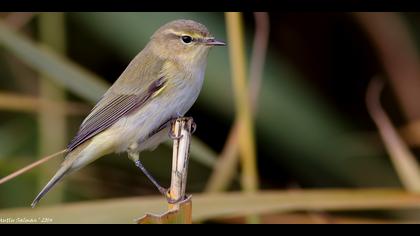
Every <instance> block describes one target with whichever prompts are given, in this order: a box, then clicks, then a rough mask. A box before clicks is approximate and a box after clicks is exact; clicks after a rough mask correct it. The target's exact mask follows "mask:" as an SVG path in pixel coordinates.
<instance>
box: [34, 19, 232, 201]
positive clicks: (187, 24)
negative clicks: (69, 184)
mask: <svg viewBox="0 0 420 236" xmlns="http://www.w3.org/2000/svg"><path fill="white" fill-rule="evenodd" d="M215 45H225V44H224V43H223V42H221V41H218V40H215V39H214V38H213V37H211V35H210V33H209V31H208V30H207V28H206V27H205V26H204V25H202V24H200V23H197V22H195V21H191V20H176V21H172V22H169V23H167V24H166V25H164V26H162V27H161V28H159V29H158V30H157V31H156V32H155V33H154V34H153V36H152V37H151V39H150V41H149V43H148V44H147V45H146V46H145V48H144V49H143V50H142V51H141V52H140V53H139V54H138V55H137V56H136V57H135V58H134V59H133V60H132V61H131V62H130V64H129V65H128V67H127V68H126V69H125V71H124V72H123V73H122V74H121V76H120V77H119V78H118V79H117V80H116V81H115V83H114V84H113V85H112V86H111V87H110V88H109V89H108V91H107V92H106V93H105V94H104V95H103V97H102V98H101V100H100V101H99V102H98V103H97V104H96V105H95V107H94V108H93V109H92V111H91V112H90V114H89V115H88V116H87V117H86V118H85V120H84V121H83V123H82V125H81V126H80V129H79V131H78V133H77V135H76V136H75V137H74V139H73V140H72V141H71V142H70V144H69V145H68V147H67V155H66V159H65V160H64V162H63V163H62V165H61V167H60V169H59V170H58V171H57V173H56V174H55V175H54V176H53V177H52V179H51V180H50V181H49V182H48V183H47V185H46V186H45V187H44V189H43V190H42V191H41V192H40V193H39V195H38V196H37V197H36V198H35V200H34V202H33V203H32V206H35V205H36V204H37V203H38V201H39V200H40V199H41V198H42V197H43V196H44V195H45V194H46V193H47V192H48V191H49V190H50V189H51V188H52V187H53V186H54V185H55V184H57V183H58V182H59V181H60V180H61V179H62V178H63V177H64V176H66V175H68V174H70V173H72V172H74V171H76V170H79V169H80V168H82V167H84V166H86V165H88V164H89V163H91V162H92V161H94V160H96V159H98V158H100V157H102V156H103V155H106V154H109V153H113V152H117V153H118V152H128V153H129V154H132V155H130V156H131V158H132V159H134V160H133V161H136V159H138V153H139V152H141V151H143V150H146V149H153V148H155V147H156V146H157V145H159V144H160V143H161V142H163V141H164V140H165V139H166V138H167V137H168V125H167V124H168V121H170V120H171V119H174V118H178V117H181V116H183V115H184V114H185V113H186V112H187V111H188V110H189V109H190V107H191V106H192V105H193V103H194V102H195V100H196V99H197V97H198V95H199V93H200V90H201V87H202V84H203V79H204V72H205V68H206V63H207V54H208V51H209V49H210V48H211V47H212V46H215Z"/></svg>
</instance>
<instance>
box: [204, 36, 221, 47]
mask: <svg viewBox="0 0 420 236" xmlns="http://www.w3.org/2000/svg"><path fill="white" fill-rule="evenodd" d="M204 44H205V45H208V46H226V43H225V42H223V41H221V40H217V39H215V38H207V39H205V40H204Z"/></svg>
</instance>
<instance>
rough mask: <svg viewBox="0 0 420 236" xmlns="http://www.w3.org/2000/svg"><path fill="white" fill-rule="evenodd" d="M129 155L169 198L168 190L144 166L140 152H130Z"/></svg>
mask: <svg viewBox="0 0 420 236" xmlns="http://www.w3.org/2000/svg"><path fill="white" fill-rule="evenodd" d="M128 157H129V158H130V159H131V160H132V161H134V163H135V164H136V166H137V167H138V168H139V169H140V170H141V171H142V172H143V173H144V174H145V175H146V177H147V178H148V179H149V180H150V181H151V182H152V183H153V185H155V187H156V188H157V189H158V190H159V192H160V193H161V194H163V195H164V196H165V197H166V198H167V192H168V190H167V189H165V188H164V187H162V186H160V184H159V183H158V182H157V181H156V180H155V179H154V178H153V176H152V175H151V174H150V173H149V172H148V171H147V170H146V168H144V166H143V164H142V163H141V161H140V158H139V153H138V152H130V151H129V152H128Z"/></svg>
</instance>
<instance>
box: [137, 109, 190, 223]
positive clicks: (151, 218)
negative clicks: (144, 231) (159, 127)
mask: <svg viewBox="0 0 420 236" xmlns="http://www.w3.org/2000/svg"><path fill="white" fill-rule="evenodd" d="M194 125H195V124H194V121H193V119H192V118H191V117H183V118H179V119H177V120H176V121H175V122H174V123H173V126H172V131H173V134H174V135H175V136H176V137H178V138H176V139H174V144H173V152H172V153H173V154H172V176H171V187H170V189H169V192H168V197H169V199H170V202H174V203H168V211H167V212H166V213H164V214H162V215H153V214H146V215H145V216H144V217H142V218H140V219H139V220H137V223H139V224H170V223H172V224H191V219H192V216H191V215H192V202H191V196H189V197H187V198H186V197H185V189H186V186H187V175H188V160H189V152H190V144H191V133H192V130H193V127H194Z"/></svg>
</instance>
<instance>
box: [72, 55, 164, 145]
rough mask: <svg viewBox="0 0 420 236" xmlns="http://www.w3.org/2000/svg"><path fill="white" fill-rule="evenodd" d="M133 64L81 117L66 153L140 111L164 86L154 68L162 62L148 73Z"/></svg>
mask: <svg viewBox="0 0 420 236" xmlns="http://www.w3.org/2000/svg"><path fill="white" fill-rule="evenodd" d="M135 60H139V58H138V57H136V58H135V59H134V60H133V62H135ZM133 62H132V63H131V64H130V65H129V67H127V69H126V70H125V71H124V73H123V74H122V75H121V77H120V78H119V79H118V80H117V81H116V82H115V83H114V85H113V86H112V87H111V88H110V89H109V90H108V91H107V92H106V93H105V95H104V96H103V97H102V99H101V100H100V101H99V102H98V103H97V104H96V105H95V107H94V108H93V109H92V111H91V113H90V114H89V115H88V116H87V117H86V118H85V120H84V121H83V123H82V125H81V126H80V129H79V131H78V132H77V134H76V136H75V137H74V138H73V140H72V141H71V142H70V144H69V145H68V146H67V151H68V152H71V151H73V150H74V149H75V148H77V147H78V146H79V145H81V144H82V143H84V142H85V141H87V140H89V139H90V138H92V137H94V136H95V135H97V134H99V133H101V132H102V131H104V130H106V129H107V128H109V127H110V126H112V125H113V124H115V123H116V122H117V121H118V120H119V119H120V118H122V117H124V116H126V115H128V114H130V113H131V112H133V111H135V110H137V109H139V108H141V107H142V106H143V105H144V104H146V103H147V102H148V101H149V100H150V99H152V98H153V94H154V93H156V92H157V91H159V90H160V89H161V88H162V87H163V86H164V85H165V83H166V80H165V77H163V76H162V75H161V73H160V69H159V68H158V67H160V68H161V67H162V63H159V62H155V63H154V66H156V68H155V70H150V68H148V69H143V67H141V66H140V67H139V65H138V64H137V65H136V66H137V67H134V68H133V67H132V66H131V65H132V64H135V63H133ZM130 66H131V67H130ZM149 66H150V65H149ZM128 82H132V83H128Z"/></svg>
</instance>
